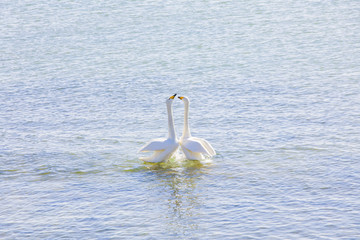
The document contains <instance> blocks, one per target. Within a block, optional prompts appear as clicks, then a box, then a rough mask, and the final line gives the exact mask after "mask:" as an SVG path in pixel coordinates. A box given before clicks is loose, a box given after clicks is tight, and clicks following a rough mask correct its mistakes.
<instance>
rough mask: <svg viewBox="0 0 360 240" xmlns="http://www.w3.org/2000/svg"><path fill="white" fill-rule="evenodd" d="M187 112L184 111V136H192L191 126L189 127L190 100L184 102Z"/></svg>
mask: <svg viewBox="0 0 360 240" xmlns="http://www.w3.org/2000/svg"><path fill="white" fill-rule="evenodd" d="M184 107H185V112H184V130H183V137H191V134H190V127H189V102H184Z"/></svg>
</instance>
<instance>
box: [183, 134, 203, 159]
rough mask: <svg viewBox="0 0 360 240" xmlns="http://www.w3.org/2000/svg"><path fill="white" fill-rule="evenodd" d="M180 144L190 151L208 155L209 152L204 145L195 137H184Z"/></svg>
mask: <svg viewBox="0 0 360 240" xmlns="http://www.w3.org/2000/svg"><path fill="white" fill-rule="evenodd" d="M182 146H183V147H185V148H186V149H188V150H190V151H192V152H197V153H203V154H207V155H210V153H209V152H208V151H207V149H206V147H205V146H204V145H203V144H202V142H201V141H198V140H197V139H196V138H192V137H191V138H188V139H186V140H185V141H184V142H183V143H182Z"/></svg>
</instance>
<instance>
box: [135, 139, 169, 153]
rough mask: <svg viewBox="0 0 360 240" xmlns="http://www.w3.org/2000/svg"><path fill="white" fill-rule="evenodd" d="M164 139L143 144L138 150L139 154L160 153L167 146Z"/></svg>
mask: <svg viewBox="0 0 360 240" xmlns="http://www.w3.org/2000/svg"><path fill="white" fill-rule="evenodd" d="M166 140H167V139H166V138H156V139H153V140H151V141H150V142H148V143H147V144H145V145H144V146H143V147H142V148H140V150H139V152H149V151H161V150H164V149H165V148H166V147H167V146H168V142H166Z"/></svg>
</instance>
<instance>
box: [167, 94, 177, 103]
mask: <svg viewBox="0 0 360 240" xmlns="http://www.w3.org/2000/svg"><path fill="white" fill-rule="evenodd" d="M176 95H177V94H176V93H175V94H174V95H172V96H171V97H169V98H168V99H166V104H172V102H173V101H174V99H175V96H176Z"/></svg>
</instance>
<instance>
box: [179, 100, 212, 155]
mask: <svg viewBox="0 0 360 240" xmlns="http://www.w3.org/2000/svg"><path fill="white" fill-rule="evenodd" d="M179 98H180V99H181V100H182V101H183V102H184V105H185V113H184V130H183V133H182V136H181V138H180V140H179V142H180V146H181V148H182V150H183V152H184V154H185V156H186V158H187V159H189V160H199V161H200V160H203V159H204V155H208V156H210V157H212V156H214V155H215V154H216V152H215V150H214V148H213V147H212V146H211V145H210V143H209V142H208V141H206V140H205V139H202V138H197V137H192V136H191V133H190V129H189V104H190V101H189V99H188V98H187V97H179Z"/></svg>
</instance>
